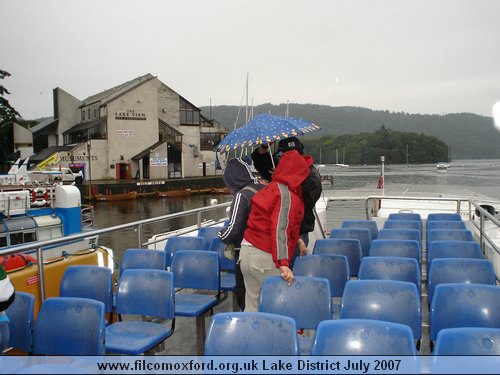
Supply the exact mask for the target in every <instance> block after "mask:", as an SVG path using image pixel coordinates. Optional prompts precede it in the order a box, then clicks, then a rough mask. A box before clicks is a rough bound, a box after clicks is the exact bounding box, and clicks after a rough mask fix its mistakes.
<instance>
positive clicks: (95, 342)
mask: <svg viewBox="0 0 500 375" xmlns="http://www.w3.org/2000/svg"><path fill="white" fill-rule="evenodd" d="M104 338H105V326H104V303H102V302H99V301H96V300H92V299H88V298H77V297H53V298H49V299H47V300H45V302H43V304H42V306H41V308H40V311H39V312H38V315H37V318H36V322H35V328H34V330H33V354H35V355H103V354H104V353H105V349H104Z"/></svg>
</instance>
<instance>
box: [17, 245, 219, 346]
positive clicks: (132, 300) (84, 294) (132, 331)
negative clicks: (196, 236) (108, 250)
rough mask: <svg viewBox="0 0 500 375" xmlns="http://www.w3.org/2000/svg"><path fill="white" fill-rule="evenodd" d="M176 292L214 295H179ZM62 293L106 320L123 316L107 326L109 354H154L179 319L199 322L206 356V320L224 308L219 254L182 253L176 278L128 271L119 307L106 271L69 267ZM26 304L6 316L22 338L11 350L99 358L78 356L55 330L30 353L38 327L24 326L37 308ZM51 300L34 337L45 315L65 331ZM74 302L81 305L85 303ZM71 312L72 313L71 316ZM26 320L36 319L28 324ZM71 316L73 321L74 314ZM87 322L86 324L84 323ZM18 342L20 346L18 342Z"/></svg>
mask: <svg viewBox="0 0 500 375" xmlns="http://www.w3.org/2000/svg"><path fill="white" fill-rule="evenodd" d="M150 251H151V252H154V251H152V250H150ZM176 288H182V289H186V288H188V289H196V290H211V291H213V292H214V293H210V294H207V293H174V290H175V289H176ZM60 289H61V290H60V297H57V298H56V299H57V300H61V299H71V298H76V299H77V300H79V299H86V300H87V299H89V300H90V299H92V300H95V301H98V303H99V304H100V305H102V311H103V314H104V313H106V312H110V311H114V312H115V313H116V314H118V317H119V320H120V321H118V322H110V323H109V325H107V326H106V352H112V353H115V352H116V353H124V354H130V355H133V354H141V353H143V352H144V351H147V350H150V349H152V348H153V347H155V346H156V345H157V344H158V343H159V342H161V341H163V340H164V339H166V338H167V337H168V336H170V335H171V334H172V333H173V329H174V323H175V317H177V316H188V317H195V318H196V319H197V328H198V331H197V334H198V335H199V337H198V348H199V350H201V351H202V350H203V343H204V338H205V326H204V324H205V315H206V313H207V312H209V311H210V310H211V309H212V308H213V307H214V306H216V305H217V304H218V303H219V302H220V266H219V254H218V253H216V252H209V251H206V252H205V251H203V252H199V251H191V250H182V251H181V250H179V251H177V252H176V253H175V256H174V259H173V260H172V271H171V272H170V271H166V270H158V269H127V270H124V272H123V274H121V275H120V279H119V282H118V286H117V290H116V294H115V296H114V297H115V302H114V306H113V302H112V301H113V294H112V285H111V271H110V270H109V269H108V268H105V267H97V266H70V267H68V268H67V269H66V271H65V274H64V276H63V279H62V281H61V288H60ZM24 300H26V299H25V298H23V297H20V298H16V301H15V302H14V303H13V304H12V306H11V307H10V308H9V310H8V311H7V314H8V316H9V317H10V318H11V325H12V328H13V332H18V333H19V334H18V335H13V336H11V338H12V340H11V343H10V345H11V346H12V347H15V348H18V349H20V350H23V351H25V352H31V351H33V352H34V353H35V354H59V355H65V354H74V355H78V354H80V355H83V354H86V355H98V354H99V352H85V353H82V352H81V351H75V348H74V347H72V346H71V345H69V344H66V341H67V340H66V338H68V339H69V337H66V336H64V335H62V333H63V332H64V330H62V331H59V330H55V329H52V328H49V329H47V330H45V331H43V334H42V333H40V334H39V335H36V334H35V335H34V337H40V339H39V340H42V341H40V342H43V344H40V345H37V340H36V339H33V348H31V339H30V337H31V329H32V327H33V325H31V328H30V326H29V325H27V324H26V325H23V324H24V322H25V321H28V322H32V321H33V319H32V316H33V303H31V304H30V303H28V302H23V301H24ZM52 300H53V298H51V299H47V301H45V302H44V303H43V304H42V307H41V309H40V312H39V314H38V318H37V321H36V325H35V332H36V331H37V329H36V327H37V326H38V325H40V327H43V326H44V325H43V323H44V320H43V319H40V317H43V316H44V314H45V313H44V310H46V311H47V313H46V314H48V315H49V316H50V317H51V318H50V319H48V320H47V322H46V323H45V324H50V323H49V322H51V321H52V324H61V326H62V322H61V319H59V318H57V319H54V316H55V315H53V312H51V310H50V308H51V306H52V304H54V303H56V302H49V303H48V304H46V303H47V302H48V301H52ZM74 302H79V303H81V301H74ZM58 303H63V302H58ZM64 303H68V302H64ZM30 306H31V308H30ZM45 306H47V307H45ZM94 308H96V307H94ZM30 310H31V312H30ZM70 310H71V309H68V311H70ZM124 314H131V315H141V316H151V317H159V318H162V319H167V320H171V321H172V322H171V326H170V328H169V327H168V326H165V325H163V324H161V325H155V324H154V323H152V322H141V321H134V320H133V321H126V322H123V321H121V315H124ZM27 315H29V316H31V318H27ZM66 315H67V316H68V317H69V316H70V314H66ZM82 316H83V315H82ZM82 321H83V322H85V319H82ZM68 323H69V322H68ZM89 324H90V323H89ZM68 329H69V328H68ZM69 331H71V329H69ZM21 332H23V334H21ZM38 332H42V331H41V328H39V329H38ZM17 339H19V342H17V341H16V340H17ZM51 339H53V340H55V341H56V342H59V345H64V346H55V347H51V344H48V343H47V342H46V341H48V340H51ZM43 340H45V341H43ZM73 341H78V340H73ZM82 350H83V349H82ZM199 354H201V353H199Z"/></svg>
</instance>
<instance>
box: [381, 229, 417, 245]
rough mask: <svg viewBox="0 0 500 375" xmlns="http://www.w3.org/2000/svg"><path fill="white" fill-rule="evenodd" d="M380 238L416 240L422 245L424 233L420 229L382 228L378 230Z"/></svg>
mask: <svg viewBox="0 0 500 375" xmlns="http://www.w3.org/2000/svg"><path fill="white" fill-rule="evenodd" d="M378 238H379V239H380V240H414V241H417V242H418V244H419V245H420V247H422V233H421V232H420V231H419V230H418V229H403V228H401V229H382V230H380V232H378Z"/></svg>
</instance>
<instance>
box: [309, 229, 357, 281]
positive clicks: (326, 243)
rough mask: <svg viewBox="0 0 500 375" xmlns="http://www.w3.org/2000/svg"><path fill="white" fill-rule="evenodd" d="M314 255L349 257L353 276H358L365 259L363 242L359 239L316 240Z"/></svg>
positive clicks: (348, 260)
mask: <svg viewBox="0 0 500 375" xmlns="http://www.w3.org/2000/svg"><path fill="white" fill-rule="evenodd" d="M313 254H314V255H321V254H329V255H344V256H346V257H347V262H348V263H349V272H350V274H351V276H358V270H359V265H360V263H361V258H362V257H363V251H362V250H361V242H360V241H359V240H358V239H351V238H327V239H321V240H316V242H315V243H314V248H313Z"/></svg>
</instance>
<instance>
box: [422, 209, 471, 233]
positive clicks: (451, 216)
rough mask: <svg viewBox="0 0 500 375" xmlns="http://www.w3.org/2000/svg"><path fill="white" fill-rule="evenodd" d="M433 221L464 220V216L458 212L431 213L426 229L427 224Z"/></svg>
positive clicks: (428, 216)
mask: <svg viewBox="0 0 500 375" xmlns="http://www.w3.org/2000/svg"><path fill="white" fill-rule="evenodd" d="M432 221H462V216H460V214H457V213H445V212H443V213H438V212H436V213H430V214H429V215H427V222H426V229H427V225H429V223H430V222H432Z"/></svg>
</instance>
